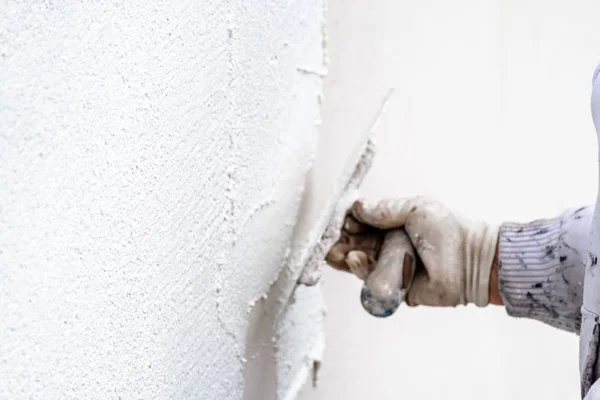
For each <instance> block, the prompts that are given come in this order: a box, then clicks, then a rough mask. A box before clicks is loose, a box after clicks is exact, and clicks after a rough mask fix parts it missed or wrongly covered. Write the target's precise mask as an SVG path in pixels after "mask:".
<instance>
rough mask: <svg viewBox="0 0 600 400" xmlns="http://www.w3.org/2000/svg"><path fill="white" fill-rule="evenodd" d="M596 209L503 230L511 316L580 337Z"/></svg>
mask: <svg viewBox="0 0 600 400" xmlns="http://www.w3.org/2000/svg"><path fill="white" fill-rule="evenodd" d="M593 213H594V209H593V207H582V208H578V209H573V210H569V211H567V212H565V213H564V214H562V215H561V216H559V217H557V218H554V219H548V220H540V221H535V222H531V223H528V224H519V223H505V224H503V225H502V227H501V228H500V242H499V255H498V257H499V281H500V293H501V296H502V299H503V300H504V304H505V306H506V310H507V312H508V314H509V315H511V316H514V317H523V318H531V319H536V320H539V321H542V322H545V323H547V324H549V325H552V326H554V327H556V328H560V329H563V330H567V331H570V332H575V333H578V332H579V329H580V327H581V311H580V309H581V305H582V302H583V279H584V274H585V262H586V257H587V247H588V242H589V232H590V224H591V221H592V217H593Z"/></svg>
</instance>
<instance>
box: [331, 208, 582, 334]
mask: <svg viewBox="0 0 600 400" xmlns="http://www.w3.org/2000/svg"><path fill="white" fill-rule="evenodd" d="M351 211H352V215H353V216H354V217H355V218H356V220H358V221H359V222H360V223H362V224H366V227H363V228H361V229H360V230H357V232H358V231H361V232H363V234H364V232H365V229H369V230H368V231H367V232H366V236H362V237H359V236H353V235H351V234H350V235H349V234H348V232H345V233H344V234H343V236H345V240H343V241H342V242H343V243H340V244H338V245H336V246H334V248H333V249H332V251H331V252H330V255H329V256H328V262H329V263H330V265H332V266H334V267H336V268H338V269H342V270H346V271H351V272H353V273H355V274H356V275H357V276H358V277H359V278H361V279H365V278H366V276H367V275H368V274H369V272H370V271H371V270H372V269H373V263H376V262H377V260H376V258H377V253H378V246H380V245H381V242H382V240H381V237H380V239H378V240H370V242H369V243H370V246H363V247H365V248H364V249H363V248H362V247H361V245H359V243H361V241H362V243H366V242H365V240H366V239H365V238H371V236H372V235H373V233H372V232H379V233H378V234H377V235H381V232H385V231H382V230H385V229H390V228H396V227H404V229H405V230H406V231H407V233H408V234H409V236H410V238H411V241H412V243H413V245H414V247H415V248H416V250H417V253H418V255H419V257H420V258H421V261H422V264H423V266H424V269H423V270H420V271H419V272H418V274H417V276H415V280H414V281H413V283H412V285H411V287H410V288H409V290H408V294H407V298H406V301H407V303H408V304H409V305H428V306H450V307H452V306H457V305H461V304H467V303H474V304H476V305H478V306H486V305H488V304H496V305H504V306H505V307H506V309H507V312H508V314H509V315H512V316H514V317H526V318H532V319H536V320H540V321H542V322H545V323H548V324H550V325H552V326H555V327H558V328H561V329H565V330H568V331H572V332H578V331H579V327H580V321H581V316H580V308H581V303H582V292H583V285H582V281H583V275H584V269H585V267H584V266H585V257H586V256H585V255H586V254H587V253H586V251H585V250H586V248H587V244H588V234H589V228H590V224H591V219H592V214H593V210H592V207H584V208H580V209H577V210H573V211H567V212H565V213H564V214H563V215H561V216H559V217H557V218H554V219H549V220H541V221H534V222H531V223H528V224H515V223H505V224H503V225H502V226H500V227H495V226H493V225H489V224H485V223H483V222H472V221H469V220H467V219H465V218H464V217H462V216H460V215H459V214H456V213H454V212H452V211H450V210H448V209H447V208H446V207H444V206H443V205H442V204H441V203H439V202H437V201H435V200H433V199H428V198H412V199H404V200H387V201H382V202H380V203H379V204H376V205H368V204H365V203H363V202H357V203H355V205H354V206H353V208H352V210H351ZM373 227H375V228H378V229H381V230H379V231H377V230H376V231H371V229H373ZM371 239H373V238H371ZM351 250H361V251H364V252H365V253H366V255H365V257H363V258H361V259H364V264H365V265H362V264H361V265H354V266H353V265H349V266H348V265H347V264H350V263H347V262H346V261H348V258H345V257H346V255H347V254H348V253H349V252H350V251H351ZM333 255H335V259H336V260H337V262H338V263H339V264H337V265H336V264H335V263H333V262H332V261H333V258H334V257H332V256H333ZM367 255H368V257H367ZM357 260H359V259H358V258H357ZM355 261H356V260H355ZM359 261H360V260H359ZM359 272H360V273H359Z"/></svg>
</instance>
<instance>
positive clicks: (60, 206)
mask: <svg viewBox="0 0 600 400" xmlns="http://www.w3.org/2000/svg"><path fill="white" fill-rule="evenodd" d="M2 9H3V11H2V16H0V49H1V53H0V93H2V95H1V97H0V165H1V167H0V188H1V190H0V376H2V379H1V380H0V398H2V399H83V398H85V399H153V398H156V399H164V398H173V399H211V400H212V399H219V400H221V399H241V398H244V397H246V398H262V399H267V398H269V396H271V395H272V396H275V395H278V396H279V397H280V398H283V397H285V396H287V395H292V394H293V393H292V394H290V393H291V392H290V391H293V390H295V389H294V388H296V389H297V388H298V379H299V378H298V377H299V376H302V374H304V375H306V370H305V368H304V367H303V366H306V365H309V364H310V359H311V357H313V356H311V354H313V352H314V351H315V349H318V348H319V335H318V334H319V332H320V318H321V317H322V310H321V306H320V297H319V296H318V288H302V289H300V290H298V291H297V292H295V293H292V290H291V288H293V286H295V284H294V282H295V281H294V280H293V278H294V274H296V275H297V273H298V271H296V272H294V273H292V274H287V273H286V271H285V270H284V272H283V273H281V274H280V271H281V270H282V268H284V269H286V270H297V267H290V265H294V264H293V263H292V264H290V260H291V259H294V257H295V254H297V253H298V252H299V251H300V250H301V249H302V248H303V247H302V244H303V243H304V241H305V240H306V237H307V236H309V235H308V234H303V231H298V227H297V226H296V225H297V224H296V222H297V213H298V209H299V206H300V202H301V198H302V193H303V188H304V186H305V179H306V173H307V171H308V169H309V167H310V165H311V161H312V160H313V158H314V155H315V151H316V143H317V134H316V132H317V125H318V122H319V120H318V117H319V99H318V96H319V94H320V83H321V76H322V73H323V71H324V64H323V61H324V57H323V47H322V43H323V37H322V23H323V21H322V18H323V6H322V3H321V0H309V1H303V2H300V1H288V0H285V1H283V0H282V1H275V0H273V1H267V0H261V1H253V2H251V3H248V2H244V1H229V2H216V1H201V2H190V1H184V2H178V3H177V2H175V3H165V2H160V1H146V2H141V1H140V2H137V1H136V2H127V3H123V4H118V3H114V2H108V1H97V2H83V3H81V2H75V1H66V2H60V3H55V2H31V1H13V2H8V3H6V4H5V5H4V6H3V7H2ZM313 217H314V218H318V213H316V214H312V216H311V215H308V216H307V218H308V220H306V221H304V222H303V223H305V224H306V225H307V226H309V225H310V224H311V221H310V218H313ZM276 280H277V284H276V286H277V287H282V288H286V289H285V290H278V289H277V287H276V289H271V291H270V292H269V288H270V287H271V284H272V283H273V282H274V281H276ZM311 291H312V293H316V295H314V296H313V295H311ZM268 292H269V293H270V294H273V296H274V297H273V298H272V299H271V302H269V301H268V300H269V299H270V298H271V297H266V298H265V296H264V295H265V294H266V293H268ZM256 304H261V305H262V307H255V308H254V309H252V306H253V305H256ZM290 304H292V305H291V306H290ZM265 315H267V316H269V315H270V316H272V318H273V319H272V324H273V327H270V326H266V327H265V326H263V325H261V322H264V320H263V319H261V318H263V317H264V316H265ZM253 335H254V336H253ZM264 343H270V346H271V347H270V348H269V349H267V350H265V351H263V348H265V346H262V344H264ZM252 349H254V350H257V349H258V350H260V351H258V352H256V351H255V352H254V353H257V354H258V355H257V356H256V357H254V359H255V360H262V362H264V363H265V370H266V371H269V370H271V371H272V376H273V381H272V382H273V384H272V387H271V389H270V392H269V394H268V395H265V396H264V397H261V396H262V394H257V393H256V391H258V390H259V389H258V388H259V387H262V386H261V385H257V382H260V381H259V380H260V379H262V378H263V377H264V376H262V375H261V374H260V373H257V372H256V370H254V371H253V370H251V368H252V367H253V364H252V362H251V361H250V360H249V358H248V357H247V356H248V353H249V352H250V353H252V351H251V350H252ZM269 351H270V352H271V353H269ZM315 357H316V356H315ZM313 358H314V357H313ZM303 368H304V369H303ZM244 377H246V382H244ZM245 386H246V390H245V393H244V387H245ZM265 387H268V385H265ZM253 388H254V389H253Z"/></svg>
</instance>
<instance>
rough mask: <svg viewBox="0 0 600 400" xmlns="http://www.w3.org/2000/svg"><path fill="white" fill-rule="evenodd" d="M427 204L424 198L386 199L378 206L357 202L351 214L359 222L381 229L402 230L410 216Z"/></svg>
mask: <svg viewBox="0 0 600 400" xmlns="http://www.w3.org/2000/svg"><path fill="white" fill-rule="evenodd" d="M426 202H427V200H426V199H425V198H424V197H411V198H404V199H395V200H394V199H386V200H382V201H380V202H379V203H377V204H375V203H366V202H365V201H363V200H357V201H355V202H354V204H353V205H352V208H351V213H352V215H353V216H354V218H356V219H357V220H358V221H359V222H362V223H365V224H368V225H371V226H374V227H376V228H379V229H392V228H401V227H403V226H404V224H406V219H407V218H408V216H409V215H410V214H411V213H413V212H415V211H417V210H418V208H419V207H420V206H421V205H423V204H424V203H426Z"/></svg>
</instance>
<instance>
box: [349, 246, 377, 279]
mask: <svg viewBox="0 0 600 400" xmlns="http://www.w3.org/2000/svg"><path fill="white" fill-rule="evenodd" d="M346 264H347V265H348V267H349V268H350V272H352V273H353V274H354V275H356V276H357V277H358V279H360V280H363V281H364V280H365V279H367V276H369V273H370V272H371V265H372V263H371V262H370V260H369V256H367V253H365V252H363V251H360V250H353V251H351V252H349V253H348V255H347V256H346Z"/></svg>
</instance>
